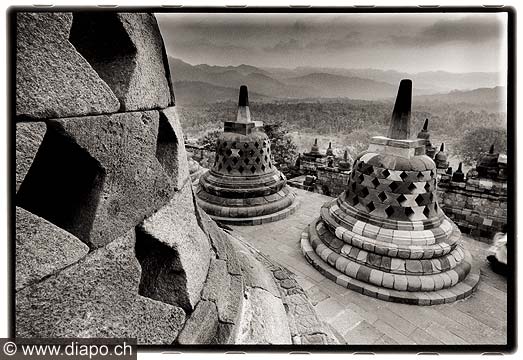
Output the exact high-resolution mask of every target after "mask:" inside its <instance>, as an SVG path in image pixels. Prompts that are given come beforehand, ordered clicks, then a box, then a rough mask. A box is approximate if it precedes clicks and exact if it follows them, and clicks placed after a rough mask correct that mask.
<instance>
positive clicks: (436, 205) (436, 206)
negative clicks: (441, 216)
mask: <svg viewBox="0 0 523 360" xmlns="http://www.w3.org/2000/svg"><path fill="white" fill-rule="evenodd" d="M434 211H438V203H434Z"/></svg>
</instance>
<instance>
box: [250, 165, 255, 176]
mask: <svg viewBox="0 0 523 360" xmlns="http://www.w3.org/2000/svg"><path fill="white" fill-rule="evenodd" d="M251 172H252V173H253V174H254V173H255V172H256V166H254V165H253V166H251Z"/></svg>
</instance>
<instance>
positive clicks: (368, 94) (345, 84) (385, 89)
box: [285, 73, 397, 100]
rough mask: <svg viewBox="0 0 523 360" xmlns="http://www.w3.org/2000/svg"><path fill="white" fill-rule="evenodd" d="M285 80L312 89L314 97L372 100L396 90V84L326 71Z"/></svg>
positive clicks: (389, 94)
mask: <svg viewBox="0 0 523 360" xmlns="http://www.w3.org/2000/svg"><path fill="white" fill-rule="evenodd" d="M285 82H287V83H288V84H292V85H298V86H304V87H307V88H311V89H314V91H315V96H316V97H327V98H334V97H346V98H350V99H359V100H373V99H380V98H389V97H393V96H394V95H395V93H396V91H397V88H396V86H393V85H391V84H388V83H385V82H381V81H374V80H369V79H362V78H358V77H347V76H343V75H333V74H327V73H312V74H308V75H304V76H300V77H293V78H288V79H285Z"/></svg>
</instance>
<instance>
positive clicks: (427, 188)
mask: <svg viewBox="0 0 523 360" xmlns="http://www.w3.org/2000/svg"><path fill="white" fill-rule="evenodd" d="M423 188H424V189H425V191H427V192H428V191H430V184H429V183H426V184H425V186H424V187H423Z"/></svg>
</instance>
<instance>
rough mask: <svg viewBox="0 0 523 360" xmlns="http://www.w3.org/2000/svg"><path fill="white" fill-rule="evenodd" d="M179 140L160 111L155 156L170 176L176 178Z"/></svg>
mask: <svg viewBox="0 0 523 360" xmlns="http://www.w3.org/2000/svg"><path fill="white" fill-rule="evenodd" d="M178 150H179V142H178V137H177V136H176V134H175V132H174V130H173V128H172V126H171V124H170V123H169V119H167V117H166V116H165V114H163V113H160V119H159V123H158V138H157V140H156V158H157V159H158V161H159V162H160V164H162V167H163V168H164V169H165V172H166V173H167V174H168V175H169V176H170V177H171V178H172V179H177V178H178V161H179V159H178Z"/></svg>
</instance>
